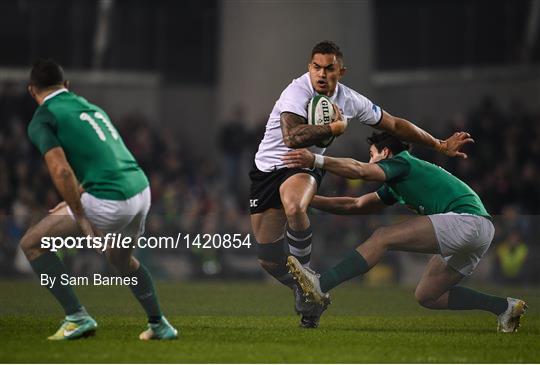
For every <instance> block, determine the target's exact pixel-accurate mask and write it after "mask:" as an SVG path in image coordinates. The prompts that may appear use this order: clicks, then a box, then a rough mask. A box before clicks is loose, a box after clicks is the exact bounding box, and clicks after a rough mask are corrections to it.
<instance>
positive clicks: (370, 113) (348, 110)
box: [255, 72, 382, 172]
mask: <svg viewBox="0 0 540 365" xmlns="http://www.w3.org/2000/svg"><path fill="white" fill-rule="evenodd" d="M316 95H318V94H317V92H316V91H315V89H314V88H313V85H311V81H310V79H309V73H307V72H306V73H305V74H304V75H302V76H300V77H299V78H297V79H294V80H293V81H292V82H291V83H290V84H289V86H287V88H286V89H285V90H283V92H282V93H281V96H280V97H279V99H278V101H276V104H275V105H274V109H272V113H270V117H269V118H268V122H267V123H266V131H265V132H264V137H263V139H262V141H261V143H260V144H259V150H258V151H257V154H256V155H255V165H256V166H257V168H258V169H259V170H261V171H265V172H270V171H274V170H276V169H281V168H284V167H285V165H284V164H283V162H282V161H281V157H282V156H283V155H285V154H286V153H287V152H289V151H290V150H292V149H291V148H289V147H287V146H286V145H285V143H284V142H283V133H282V132H281V122H280V117H281V113H283V112H290V113H294V114H298V115H300V116H302V117H304V118H306V120H307V117H308V116H307V106H308V104H309V101H310V100H311V99H312V98H313V97H314V96H316ZM330 100H332V102H333V103H335V104H337V106H338V107H339V109H340V110H341V114H342V115H343V117H344V118H346V119H347V120H351V119H358V120H359V121H360V122H361V123H364V124H367V125H375V124H377V123H378V122H379V121H380V120H381V117H382V111H381V108H379V107H378V106H377V105H375V104H373V103H372V102H371V100H369V99H368V98H366V97H365V96H363V95H361V94H359V93H357V92H356V91H354V90H353V89H351V88H349V87H347V86H345V85H343V84H341V83H338V84H337V87H336V90H335V91H334V95H332V96H331V97H330ZM309 150H310V151H311V152H313V153H317V154H323V153H324V151H325V148H320V147H316V146H311V147H309Z"/></svg>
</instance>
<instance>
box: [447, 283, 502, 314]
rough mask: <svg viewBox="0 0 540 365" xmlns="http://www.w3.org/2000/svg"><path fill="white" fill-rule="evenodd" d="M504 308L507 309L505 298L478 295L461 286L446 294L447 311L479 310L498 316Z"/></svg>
mask: <svg viewBox="0 0 540 365" xmlns="http://www.w3.org/2000/svg"><path fill="white" fill-rule="evenodd" d="M506 308H508V301H507V300H506V298H502V297H496V296H493V295H488V294H484V293H480V292H478V291H476V290H473V289H469V288H465V287H463V286H455V287H453V288H452V289H450V291H449V292H448V309H453V310H466V309H480V310H484V311H488V312H491V313H493V314H495V315H497V316H498V315H499V314H501V313H503V312H504V311H505V310H506Z"/></svg>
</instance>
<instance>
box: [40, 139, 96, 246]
mask: <svg viewBox="0 0 540 365" xmlns="http://www.w3.org/2000/svg"><path fill="white" fill-rule="evenodd" d="M44 158H45V162H46V164H47V168H48V169H49V173H50V174H51V178H52V180H53V183H54V185H55V186H56V188H57V189H58V192H59V193H60V195H61V196H62V198H64V201H65V202H66V203H67V205H68V206H69V207H70V209H71V211H72V213H73V215H74V216H75V219H76V221H77V224H78V225H79V227H80V229H81V231H82V233H83V234H84V235H90V236H92V237H94V236H96V235H99V233H98V231H97V230H96V229H95V227H93V225H92V224H91V223H90V221H89V220H88V218H87V217H86V215H85V214H84V209H83V206H82V204H81V197H80V190H79V183H78V181H77V178H76V177H75V174H74V173H73V169H72V168H71V166H70V165H69V162H68V161H67V159H66V155H65V153H64V149H63V148H62V147H54V148H51V149H50V150H49V151H47V152H46V153H45V155H44Z"/></svg>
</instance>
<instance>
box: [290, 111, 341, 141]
mask: <svg viewBox="0 0 540 365" xmlns="http://www.w3.org/2000/svg"><path fill="white" fill-rule="evenodd" d="M345 128H347V122H346V121H345V120H342V117H341V114H338V118H337V119H336V120H335V121H334V122H332V123H330V124H325V125H309V124H307V122H306V120H305V119H304V118H302V117H301V116H299V115H297V114H294V113H289V112H283V113H281V131H282V133H283V142H284V143H285V145H286V146H287V147H289V148H301V147H308V146H312V145H314V144H316V143H318V142H320V141H322V140H323V139H325V138H329V137H332V136H339V135H341V134H343V132H344V131H345Z"/></svg>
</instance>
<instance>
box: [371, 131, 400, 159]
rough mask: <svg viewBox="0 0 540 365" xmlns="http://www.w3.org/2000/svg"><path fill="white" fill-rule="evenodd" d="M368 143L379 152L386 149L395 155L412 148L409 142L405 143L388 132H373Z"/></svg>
mask: <svg viewBox="0 0 540 365" xmlns="http://www.w3.org/2000/svg"><path fill="white" fill-rule="evenodd" d="M367 143H369V145H370V146H371V145H373V146H375V148H377V151H379V152H381V151H382V150H383V148H385V147H386V148H388V149H389V150H390V151H392V154H393V155H397V154H398V153H400V152H403V151H408V150H409V148H410V145H409V144H408V143H407V142H403V141H402V140H400V139H399V138H397V137H396V136H393V135H391V134H390V133H388V132H380V133H378V132H373V134H372V135H371V137H368V138H367Z"/></svg>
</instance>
